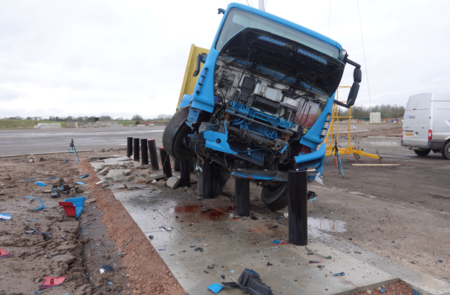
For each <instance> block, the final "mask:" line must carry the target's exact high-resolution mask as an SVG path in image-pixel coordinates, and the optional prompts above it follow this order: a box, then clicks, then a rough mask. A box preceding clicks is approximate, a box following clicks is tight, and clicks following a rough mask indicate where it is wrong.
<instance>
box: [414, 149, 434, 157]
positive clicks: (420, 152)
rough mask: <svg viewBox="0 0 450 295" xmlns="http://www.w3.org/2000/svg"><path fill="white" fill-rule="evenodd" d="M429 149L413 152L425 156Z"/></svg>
mask: <svg viewBox="0 0 450 295" xmlns="http://www.w3.org/2000/svg"><path fill="white" fill-rule="evenodd" d="M430 151H431V150H414V152H415V153H416V155H418V156H420V157H426V156H427V155H428V154H429V153H430Z"/></svg>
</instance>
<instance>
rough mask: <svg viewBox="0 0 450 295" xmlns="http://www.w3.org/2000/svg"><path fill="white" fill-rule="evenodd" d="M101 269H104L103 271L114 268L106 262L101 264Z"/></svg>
mask: <svg viewBox="0 0 450 295" xmlns="http://www.w3.org/2000/svg"><path fill="white" fill-rule="evenodd" d="M101 269H104V270H105V271H114V268H112V266H111V265H108V264H104V265H102V267H101Z"/></svg>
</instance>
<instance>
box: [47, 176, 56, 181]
mask: <svg viewBox="0 0 450 295" xmlns="http://www.w3.org/2000/svg"><path fill="white" fill-rule="evenodd" d="M56 178H57V177H56V176H53V177H49V178H47V179H46V180H51V179H56Z"/></svg>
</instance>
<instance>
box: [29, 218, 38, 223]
mask: <svg viewBox="0 0 450 295" xmlns="http://www.w3.org/2000/svg"><path fill="white" fill-rule="evenodd" d="M27 221H29V222H35V221H38V219H37V218H36V219H28V220H27Z"/></svg>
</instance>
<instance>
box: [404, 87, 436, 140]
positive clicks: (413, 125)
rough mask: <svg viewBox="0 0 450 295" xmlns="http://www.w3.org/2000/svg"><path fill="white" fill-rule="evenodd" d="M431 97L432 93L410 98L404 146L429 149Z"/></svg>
mask: <svg viewBox="0 0 450 295" xmlns="http://www.w3.org/2000/svg"><path fill="white" fill-rule="evenodd" d="M431 97H432V94H431V93H424V94H417V95H413V96H411V97H410V98H409V100H408V104H407V105H406V110H405V117H404V119H403V145H405V146H412V147H417V148H426V147H427V144H428V130H429V129H430V106H431Z"/></svg>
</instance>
